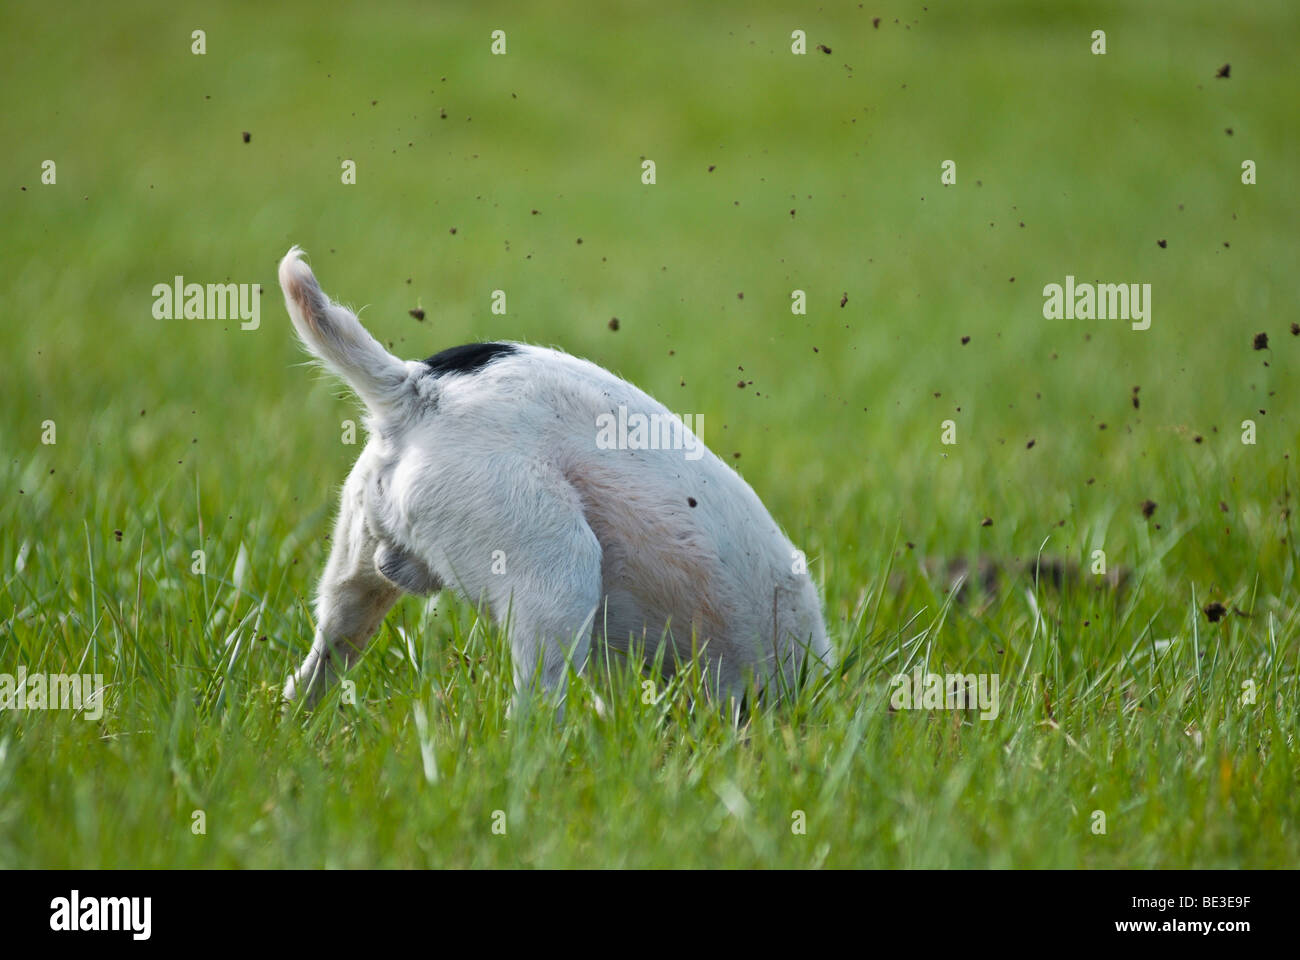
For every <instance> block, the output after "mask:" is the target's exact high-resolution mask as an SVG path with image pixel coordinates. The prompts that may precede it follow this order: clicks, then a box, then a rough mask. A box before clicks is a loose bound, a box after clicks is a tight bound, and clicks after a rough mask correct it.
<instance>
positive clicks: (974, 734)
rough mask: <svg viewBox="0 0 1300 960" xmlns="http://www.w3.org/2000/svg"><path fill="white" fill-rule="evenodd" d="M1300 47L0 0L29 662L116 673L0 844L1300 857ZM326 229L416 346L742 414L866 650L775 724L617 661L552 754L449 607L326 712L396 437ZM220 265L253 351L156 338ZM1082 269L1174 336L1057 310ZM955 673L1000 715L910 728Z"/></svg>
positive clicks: (760, 858)
mask: <svg viewBox="0 0 1300 960" xmlns="http://www.w3.org/2000/svg"><path fill="white" fill-rule="evenodd" d="M196 30H202V31H203V34H202V41H203V44H204V49H205V52H203V53H202V54H199V53H195V52H193V48H194V45H195V44H196V42H197V41H196V40H195V38H194V36H193V33H194V31H196ZM494 30H502V31H504V34H505V41H504V42H505V53H504V54H494V53H493V52H492V45H493V39H492V34H493V31H494ZM795 30H803V31H805V33H806V49H807V52H806V53H804V54H802V55H798V54H795V53H793V52H792V50H791V46H792V43H794V42H795V41H793V40H792V37H791V34H792V32H793V31H795ZM1096 30H1103V31H1104V32H1105V45H1106V52H1105V53H1104V54H1099V53H1094V52H1092V51H1093V49H1094V47H1095V46H1096V40H1094V37H1093V33H1094V31H1096ZM1298 40H1300V8H1297V7H1296V5H1295V4H1294V3H1291V2H1289V0H1276V2H1273V0H1261V2H1257V3H1252V4H1250V5H1249V7H1248V8H1237V7H1224V6H1223V5H1221V4H1217V3H1211V2H1209V0H1160V2H1154V3H1142V4H1139V3H1118V2H1110V3H1099V4H1098V3H1089V4H1084V3H1073V2H1062V3H1052V4H1034V3H1025V2H1012V0H1006V2H996V3H978V4H975V3H963V2H936V0H925V2H924V3H919V2H889V3H885V4H875V3H871V2H868V3H865V4H861V5H859V4H857V3H835V4H829V3H828V4H825V5H823V6H821V7H820V8H817V7H808V6H803V5H797V4H786V5H784V6H782V5H779V4H775V3H768V2H761V3H738V2H729V3H718V4H707V5H706V4H699V3H689V2H685V0H681V2H677V0H670V2H662V3H655V4H629V5H619V7H618V8H617V10H615V9H605V10H602V9H601V8H599V7H597V8H591V7H590V6H588V5H580V4H576V3H541V4H533V5H528V9H527V10H526V11H524V10H519V9H516V8H515V5H507V4H494V3H475V4H468V3H467V4H443V5H437V6H436V7H435V6H433V5H424V4H417V3H407V4H401V3H377V4H359V5H351V6H348V7H346V8H343V9H337V10H335V9H333V8H329V7H328V6H326V7H322V5H319V4H306V3H296V4H268V3H232V4H228V5H223V6H222V7H221V8H217V7H215V6H211V5H203V6H201V7H195V8H194V9H193V10H187V9H185V6H184V5H182V4H176V5H165V6H164V5H156V4H146V3H142V2H122V3H113V4H94V3H88V2H83V3H73V4H68V5H66V6H61V7H59V8H57V9H56V8H54V7H51V5H49V4H42V3H35V2H27V0H13V2H9V3H6V4H4V5H3V8H0V137H2V139H3V142H4V144H5V149H4V151H3V154H2V155H0V223H3V228H0V263H3V269H2V270H0V303H3V305H4V310H3V313H2V314H0V338H2V339H0V343H2V344H3V347H4V355H5V360H6V370H5V373H4V374H3V376H2V377H0V382H2V383H3V394H2V397H3V404H2V405H0V453H2V454H3V456H2V457H0V487H3V490H4V497H3V505H2V506H0V674H10V675H16V674H17V672H18V671H19V670H20V669H25V670H26V671H28V672H30V673H37V672H43V673H46V674H58V673H88V674H99V675H102V677H103V683H104V691H103V694H102V704H101V709H98V710H94V711H85V710H83V711H81V712H77V711H69V710H34V709H26V710H19V709H7V710H0V867H10V868H12V867H128V866H139V867H281V866H284V867H320V866H323V867H521V866H522V867H574V866H611V867H651V866H653V867H667V866H674V867H724V866H725V867H778V866H779V867H1088V868H1103V867H1144V868H1145V867H1236V866H1244V867H1281V866H1294V865H1295V864H1296V863H1297V862H1300V789H1297V788H1298V787H1300V746H1297V743H1296V731H1297V725H1298V720H1300V716H1298V714H1300V688H1298V686H1297V670H1298V669H1300V590H1298V587H1300V582H1298V581H1300V577H1298V574H1297V561H1298V560H1300V547H1298V546H1297V543H1296V539H1295V538H1296V536H1297V521H1296V517H1295V516H1294V512H1295V508H1296V500H1297V497H1300V472H1298V471H1297V463H1296V460H1297V456H1298V455H1300V416H1298V415H1297V402H1296V401H1297V395H1298V391H1300V377H1298V376H1297V360H1300V337H1297V336H1296V335H1295V332H1296V331H1297V330H1300V328H1297V327H1295V324H1296V323H1297V321H1300V301H1298V299H1297V290H1296V276H1297V274H1296V269H1297V264H1300V230H1298V228H1297V224H1300V189H1297V183H1296V172H1297V166H1296V156H1297V154H1298V152H1300V134H1298V130H1300V128H1298V127H1297V124H1296V122H1295V121H1296V116H1297V113H1298V107H1300V90H1298V89H1297V83H1296V75H1295V49H1296V44H1297V41H1298ZM1225 65H1230V69H1228V70H1226V71H1225V70H1224V69H1223V68H1224V67H1225ZM1225 72H1226V75H1225V76H1218V75H1217V74H1220V73H1225ZM46 161H53V163H54V166H53V167H49V166H48V165H47V164H46ZM349 161H351V164H349V163H348V162H349ZM645 161H652V162H653V165H654V166H653V170H654V182H653V183H646V182H643V178H645V177H647V176H648V175H647V174H646V173H645V170H646V168H645V167H644V162H645ZM945 161H952V166H948V167H945ZM1246 161H1251V163H1252V165H1253V170H1254V179H1255V182H1254V183H1243V175H1246V174H1244V172H1243V163H1244V162H1246ZM349 169H354V170H355V183H345V182H344V180H345V178H346V175H347V173H348V170H349ZM945 169H947V170H950V171H951V172H952V175H953V176H955V183H944V182H942V180H943V178H944V173H945ZM951 178H952V177H949V179H951ZM50 179H53V181H54V182H52V183H51V182H43V181H47V180H50ZM1247 179H1250V177H1249V176H1248V175H1247ZM294 243H297V244H300V245H301V246H302V247H304V248H305V249H306V250H307V252H308V254H309V255H310V257H311V261H312V264H313V267H314V269H315V271H316V274H317V276H318V277H319V279H320V281H321V283H322V285H323V287H324V288H325V289H326V291H328V292H329V293H331V294H332V295H334V296H335V297H337V298H339V299H342V300H344V301H347V302H350V303H352V304H353V305H354V306H356V307H358V308H360V307H363V306H364V307H365V309H364V312H363V313H362V314H361V315H362V318H363V320H364V321H365V322H366V324H367V325H368V326H369V328H370V329H371V330H372V331H374V332H375V334H376V336H379V337H380V338H381V339H383V340H384V341H385V342H386V343H387V344H389V345H390V347H391V349H393V350H394V351H395V352H397V353H399V354H401V355H403V356H407V357H424V356H427V355H429V354H432V353H434V352H436V351H438V350H441V349H443V348H445V347H449V346H452V345H455V344H459V343H463V342H467V341H472V340H479V339H514V340H523V341H528V342H533V343H539V344H545V345H550V346H556V347H559V348H561V349H563V350H566V351H568V352H570V353H574V354H577V355H580V356H584V357H587V358H589V359H591V360H593V361H595V362H597V363H599V364H601V365H603V366H605V367H607V368H609V369H610V370H613V371H615V372H616V373H618V374H620V375H621V376H623V377H625V378H627V379H629V380H630V381H632V382H633V383H635V384H637V385H638V386H640V387H642V388H643V389H645V390H647V391H648V392H649V393H651V394H653V395H654V396H656V397H658V398H659V399H660V400H662V401H663V402H664V403H665V404H667V405H668V407H669V408H670V409H672V410H674V411H679V412H683V413H691V414H695V415H702V416H703V418H704V428H703V439H704V440H705V442H706V443H708V444H709V445H710V447H711V448H712V449H713V450H714V451H715V452H717V453H718V454H719V455H720V456H722V457H723V458H724V459H727V460H728V462H730V463H732V464H733V465H734V466H735V468H736V469H737V470H738V471H740V472H741V473H742V474H743V475H744V477H745V478H746V480H748V482H749V483H750V484H751V485H752V486H753V487H754V489H755V490H756V491H757V492H758V494H759V496H760V497H761V498H762V499H763V501H764V503H765V504H766V505H767V506H768V508H769V509H770V510H771V512H772V514H773V516H774V517H775V518H776V519H777V520H778V522H779V523H781V525H782V526H783V527H784V529H785V530H786V531H787V532H788V533H789V535H790V537H791V538H792V540H793V541H794V542H795V543H796V544H797V545H798V546H799V547H800V548H801V549H802V550H804V551H805V552H806V554H807V557H808V563H809V568H810V570H811V572H812V574H813V575H814V576H815V577H816V579H817V580H818V581H819V583H820V584H821V585H822V589H823V593H824V597H825V609H826V615H827V622H828V627H829V628H830V631H831V634H832V638H833V642H834V644H835V646H836V649H837V650H838V652H839V656H840V661H841V664H840V667H839V669H837V671H836V672H835V674H834V675H833V676H832V677H830V678H828V679H826V680H825V681H824V682H821V683H813V684H809V685H808V686H806V687H805V688H803V689H802V690H800V691H799V692H798V693H797V694H796V695H795V696H793V697H790V698H787V699H786V700H785V701H783V702H780V703H775V704H774V703H770V702H768V703H762V704H759V705H756V706H755V707H754V708H753V709H751V710H748V711H747V712H746V713H745V714H744V715H743V716H741V717H740V718H739V719H738V720H736V719H735V718H733V717H731V716H730V715H727V714H726V713H725V712H722V711H718V710H716V709H712V708H710V706H709V705H708V704H707V703H706V702H705V701H704V700H703V698H701V697H700V696H698V693H699V689H698V688H699V680H698V675H692V673H691V672H690V671H687V672H686V673H684V674H682V675H680V676H679V677H678V678H677V679H675V680H674V681H672V682H671V683H665V682H663V681H661V680H657V679H655V678H654V677H653V675H652V674H651V673H650V672H644V671H638V670H637V669H636V668H635V667H634V666H632V665H630V664H628V663H627V662H623V661H619V660H614V659H605V658H601V659H600V660H599V661H597V662H593V664H592V665H591V667H590V668H589V670H588V671H587V672H586V674H584V676H583V678H581V679H577V680H575V681H573V682H572V683H571V690H570V696H569V703H568V706H567V709H566V711H565V714H564V716H563V719H562V720H561V721H560V722H558V723H557V722H555V721H554V720H553V719H552V718H551V717H549V716H547V715H545V714H544V713H543V712H540V711H539V712H532V713H529V714H528V715H527V717H526V718H519V719H516V720H513V721H512V720H511V719H509V718H507V717H506V712H505V707H506V705H507V703H508V700H509V695H510V682H509V658H508V653H507V650H506V648H505V645H504V643H503V641H502V636H501V633H500V631H499V630H498V629H497V628H496V627H494V626H493V625H492V623H491V621H490V620H489V619H488V618H486V617H485V616H480V615H478V614H477V613H476V612H475V611H474V609H473V608H472V607H471V606H469V605H468V604H465V603H463V602H461V601H459V600H457V599H455V598H453V597H452V596H450V595H444V596H440V597H438V598H437V599H436V601H433V602H426V601H424V600H420V599H417V598H407V599H404V600H403V601H402V602H401V603H400V604H399V605H398V606H397V607H396V608H395V609H394V611H393V613H391V614H390V615H389V617H388V619H387V621H386V622H385V625H384V627H383V628H382V629H381V632H380V634H379V636H378V637H377V638H376V640H375V642H374V644H373V645H372V647H371V648H370V650H369V652H368V654H367V655H366V657H365V659H364V660H363V661H362V662H361V664H360V665H359V666H358V667H357V668H356V670H355V671H354V672H353V674H352V679H353V680H354V681H355V684H356V698H355V700H356V702H355V703H346V702H343V701H342V700H341V699H340V697H339V696H338V695H334V696H333V697H332V698H331V699H329V700H327V701H326V703H325V704H324V705H323V706H322V708H320V709H318V710H316V711H315V712H314V713H312V714H310V715H308V714H305V713H302V712H294V711H286V710H285V709H284V708H283V707H282V705H281V703H280V702H279V691H280V688H281V686H282V684H283V682H284V679H285V677H286V676H287V675H288V673H289V672H290V670H291V669H292V667H293V666H294V665H295V664H296V663H297V662H298V661H299V660H300V659H301V657H302V656H303V654H304V653H305V651H306V649H307V647H308V645H309V643H310V638H311V633H312V624H313V617H312V612H311V599H312V592H313V588H314V585H315V580H316V578H317V576H318V575H319V572H320V569H321V567H322V566H323V563H324V559H325V557H326V556H327V554H328V550H329V542H328V540H327V535H328V534H329V524H330V522H331V519H332V516H333V513H334V509H335V499H336V496H337V491H338V487H339V484H340V483H341V482H342V480H343V478H344V476H345V475H346V473H347V470H348V468H349V466H350V464H351V462H352V461H353V460H354V459H355V457H356V455H357V453H358V451H359V450H360V444H361V442H363V441H364V436H359V437H358V438H357V440H358V442H357V443H355V444H350V443H347V442H344V441H345V440H346V439H347V428H346V424H345V421H349V420H353V421H357V422H359V417H358V414H357V407H356V405H355V402H354V401H353V400H352V399H351V397H350V396H349V395H348V394H347V392H346V391H345V389H344V388H342V387H341V386H340V385H339V384H338V383H337V382H335V381H333V380H330V379H329V378H327V377H324V376H322V375H321V374H320V373H318V372H317V371H316V370H315V369H314V368H312V367H310V366H308V365H305V364H304V360H305V357H304V355H303V354H302V353H301V351H300V350H299V348H298V346H297V344H296V343H295V340H294V338H293V335H292V331H291V328H290V325H289V321H288V318H287V316H286V314H285V312H284V309H283V306H282V302H281V299H280V294H279V290H278V287H277V285H276V281H275V267H276V263H277V261H278V259H279V257H280V256H282V255H283V253H284V252H285V250H286V249H287V248H288V247H289V246H290V245H291V244H294ZM177 276H182V277H183V278H184V280H185V282H187V283H188V282H196V283H200V284H208V283H221V284H224V283H227V282H229V283H236V284H260V285H261V289H262V292H263V293H264V294H265V296H264V297H263V298H262V301H261V303H260V316H259V323H258V325H257V326H256V328H255V329H243V328H242V327H243V326H245V325H247V324H241V322H240V320H239V318H237V317H236V318H233V319H216V318H208V319H195V318H191V319H186V318H184V316H183V315H176V316H174V317H173V318H172V319H167V318H165V317H163V318H159V317H158V315H157V314H158V311H157V310H156V309H155V307H156V298H155V293H154V288H155V286H156V285H159V284H163V285H169V284H172V283H173V281H174V278H176V277H177ZM1067 277H1072V278H1074V280H1075V281H1077V282H1078V283H1080V284H1082V283H1106V284H1110V283H1114V284H1121V283H1122V284H1139V285H1143V284H1149V285H1150V287H1149V290H1150V296H1149V299H1148V300H1147V301H1146V302H1147V305H1148V306H1149V308H1150V312H1149V320H1150V325H1149V328H1147V329H1134V326H1133V323H1131V322H1130V320H1128V319H1123V318H1114V317H1111V318H1108V319H1099V318H1095V317H1094V318H1077V316H1076V318H1075V319H1065V318H1060V319H1055V318H1048V317H1046V316H1045V313H1044V303H1045V294H1044V288H1045V287H1046V286H1047V285H1049V284H1061V285H1064V284H1066V282H1067V280H1066V278H1067ZM1139 289H1141V287H1139ZM494 291H502V292H503V293H504V302H505V312H504V313H501V312H494V311H493V309H492V307H493V303H494ZM795 291H803V293H804V295H805V297H806V312H805V313H795V312H793V311H792V305H793V304H794V302H795V300H794V296H795ZM500 299H501V298H497V302H499V301H500ZM421 312H422V314H423V319H418V318H417V314H419V313H421ZM614 318H617V320H618V323H617V324H614V323H612V320H613V319H614ZM615 327H616V329H615ZM1260 334H1264V335H1266V339H1265V338H1261V337H1259V335H1260ZM945 440H948V441H953V442H945ZM51 441H52V442H51ZM196 551H198V552H199V553H196ZM1099 552H1100V553H1099ZM1040 557H1041V558H1042V560H1041V564H1042V569H1047V570H1051V571H1053V572H1055V571H1057V570H1061V571H1064V575H1063V577H1062V578H1061V580H1062V582H1061V583H1060V584H1059V585H1058V584H1057V583H1055V582H1053V581H1054V580H1055V578H1054V577H1050V576H1042V577H1039V578H1037V579H1035V578H1034V577H1033V576H1032V573H1026V572H1025V571H1026V569H1028V570H1030V571H1032V569H1033V568H1034V567H1035V566H1036V565H1039V563H1040V561H1039V558H1040ZM981 558H983V559H984V560H985V561H986V562H987V563H990V564H993V565H995V566H996V567H997V569H998V570H999V571H1001V575H999V576H998V577H997V578H995V580H994V582H992V583H991V589H988V590H985V589H983V588H982V586H979V585H975V584H973V583H972V584H968V585H967V588H966V589H965V590H963V591H960V596H959V595H958V592H957V591H954V590H952V589H951V587H952V580H951V578H950V576H949V575H948V571H949V569H950V568H951V567H952V565H953V563H954V562H955V561H957V560H959V559H964V560H966V561H967V562H968V563H970V564H971V565H972V566H973V565H974V564H976V563H977V562H979V561H980V560H981ZM1102 563H1104V565H1105V570H1106V572H1107V575H1106V576H1103V575H1100V573H1099V572H1098V571H1099V570H1100V569H1101V564H1102ZM973 579H979V578H978V577H975V578H973ZM1116 580H1119V581H1121V583H1120V584H1118V585H1116V584H1115V581H1116ZM918 669H919V670H920V671H922V672H923V673H937V674H943V675H947V674H963V675H968V674H974V675H977V676H983V677H989V678H992V677H995V678H997V681H998V693H999V701H998V709H997V712H996V715H993V714H992V713H991V712H985V714H983V715H981V712H980V711H978V710H971V709H966V710H962V709H946V708H932V709H903V708H898V709H896V708H895V707H897V706H898V705H897V703H896V702H895V703H891V701H894V700H896V686H895V685H894V684H893V682H892V680H893V678H894V677H895V675H897V674H900V673H902V674H907V675H908V676H909V677H911V676H912V673H913V671H914V670H918ZM598 705H599V706H598ZM90 713H98V714H99V715H98V716H96V717H91V716H90V715H89V714H90Z"/></svg>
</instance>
